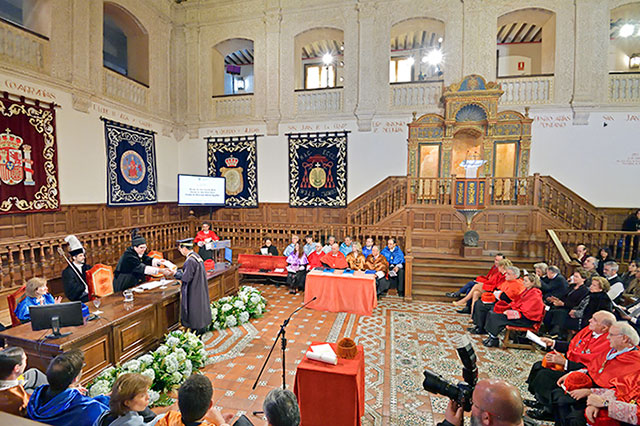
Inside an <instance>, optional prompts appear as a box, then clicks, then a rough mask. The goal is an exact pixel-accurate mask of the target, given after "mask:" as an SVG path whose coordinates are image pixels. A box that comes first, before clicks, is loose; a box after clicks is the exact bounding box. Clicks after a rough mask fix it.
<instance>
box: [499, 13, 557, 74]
mask: <svg viewBox="0 0 640 426" xmlns="http://www.w3.org/2000/svg"><path fill="white" fill-rule="evenodd" d="M496 41H497V55H498V77H510V76H519V75H522V76H527V75H544V74H553V73H554V68H555V51H556V14H555V13H553V12H551V11H549V10H545V9H537V8H529V9H521V10H516V11H513V12H509V13H507V14H504V15H502V16H500V17H499V18H498V33H497V40H496Z"/></svg>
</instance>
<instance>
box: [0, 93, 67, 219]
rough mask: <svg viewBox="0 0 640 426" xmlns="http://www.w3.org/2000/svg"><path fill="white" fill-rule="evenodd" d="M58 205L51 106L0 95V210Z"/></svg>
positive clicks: (22, 210) (34, 209)
mask: <svg viewBox="0 0 640 426" xmlns="http://www.w3.org/2000/svg"><path fill="white" fill-rule="evenodd" d="M59 209H60V193H59V190H58V158H57V147H56V127H55V110H54V107H53V105H51V106H46V107H45V106H44V105H39V104H38V103H36V104H29V103H26V102H25V101H24V99H21V100H20V101H15V100H13V99H9V96H8V95H7V93H6V92H5V93H4V96H3V97H0V214H6V213H33V212H46V211H53V210H59Z"/></svg>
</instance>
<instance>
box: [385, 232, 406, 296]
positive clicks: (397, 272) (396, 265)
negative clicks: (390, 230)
mask: <svg viewBox="0 0 640 426" xmlns="http://www.w3.org/2000/svg"><path fill="white" fill-rule="evenodd" d="M380 253H381V254H382V255H383V256H384V257H386V258H387V262H389V286H390V288H395V289H397V290H398V296H400V297H402V296H404V253H403V252H402V250H400V247H398V243H397V242H396V239H395V238H389V241H387V246H386V247H385V248H383V249H382V251H381V252H380Z"/></svg>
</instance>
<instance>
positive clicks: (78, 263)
mask: <svg viewBox="0 0 640 426" xmlns="http://www.w3.org/2000/svg"><path fill="white" fill-rule="evenodd" d="M64 240H65V241H66V242H67V243H69V255H70V256H71V265H73V266H71V265H69V266H67V267H66V268H65V269H64V270H63V271H62V285H63V286H64V295H65V296H67V299H69V300H70V301H72V302H75V301H77V300H79V301H81V302H83V303H86V302H88V301H89V289H88V288H87V284H86V282H87V271H88V270H89V269H91V265H87V264H86V263H85V259H86V254H85V250H84V247H82V243H80V240H78V238H77V237H76V236H75V235H68V236H67V237H66V238H65V239H64ZM74 269H75V271H74ZM78 275H79V276H78ZM80 277H82V279H80Z"/></svg>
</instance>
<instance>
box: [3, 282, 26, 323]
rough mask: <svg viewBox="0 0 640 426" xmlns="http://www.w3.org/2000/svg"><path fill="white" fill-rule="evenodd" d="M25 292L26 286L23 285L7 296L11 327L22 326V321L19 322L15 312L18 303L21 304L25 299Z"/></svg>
mask: <svg viewBox="0 0 640 426" xmlns="http://www.w3.org/2000/svg"><path fill="white" fill-rule="evenodd" d="M26 290H27V285H26V284H25V285H23V286H22V287H20V288H19V289H18V290H16V291H15V292H14V293H11V294H10V295H8V296H7V304H8V305H9V315H10V316H11V325H12V326H13V327H15V326H17V325H20V324H22V321H20V320H19V319H18V317H17V316H16V312H15V311H16V308H17V307H18V305H19V304H20V302H22V301H23V300H24V299H25V297H27V295H26V294H25V292H26Z"/></svg>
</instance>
